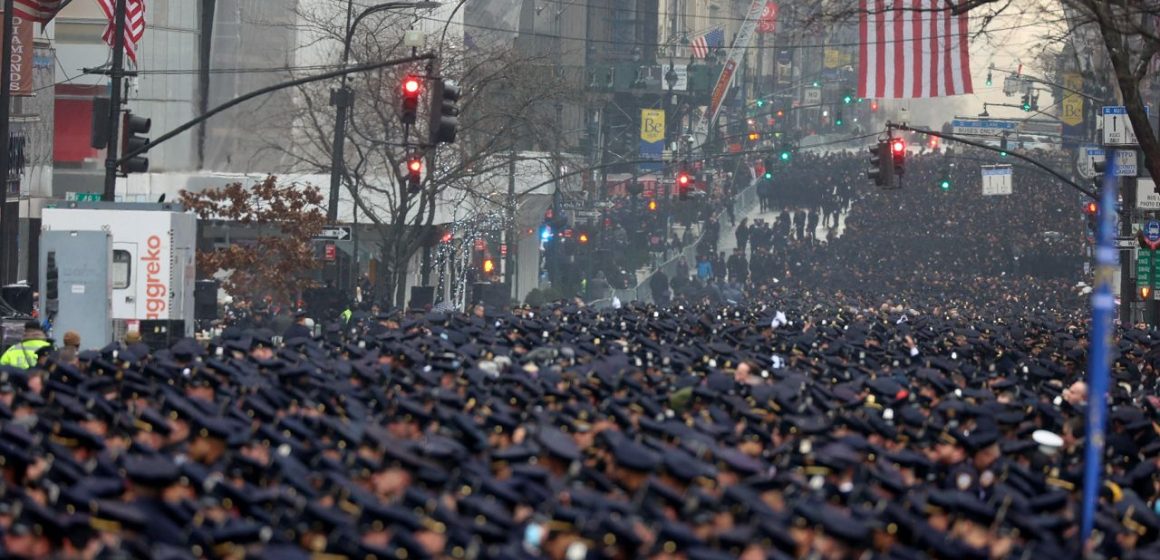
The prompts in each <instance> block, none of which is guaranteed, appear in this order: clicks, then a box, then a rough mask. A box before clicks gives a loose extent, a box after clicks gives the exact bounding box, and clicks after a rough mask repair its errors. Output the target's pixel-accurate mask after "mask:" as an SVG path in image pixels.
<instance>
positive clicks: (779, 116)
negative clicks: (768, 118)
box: [776, 109, 785, 119]
mask: <svg viewBox="0 0 1160 560" xmlns="http://www.w3.org/2000/svg"><path fill="white" fill-rule="evenodd" d="M776 115H777V118H779V119H780V118H782V117H784V116H785V111H783V110H781V109H778V110H777V113H776Z"/></svg>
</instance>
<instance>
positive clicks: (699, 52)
mask: <svg viewBox="0 0 1160 560" xmlns="http://www.w3.org/2000/svg"><path fill="white" fill-rule="evenodd" d="M724 44H725V30H724V29H722V28H720V27H716V28H713V29H711V30H710V31H709V32H708V33H705V34H703V35H698V36H697V38H696V39H693V42H692V44H690V45H689V46H690V47H691V48H692V49H693V57H694V58H705V57H706V56H709V51H711V50H713V49H719V48H721V45H724Z"/></svg>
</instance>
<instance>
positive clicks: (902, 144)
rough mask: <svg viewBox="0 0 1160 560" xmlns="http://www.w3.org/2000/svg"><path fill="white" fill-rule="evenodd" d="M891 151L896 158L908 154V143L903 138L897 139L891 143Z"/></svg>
mask: <svg viewBox="0 0 1160 560" xmlns="http://www.w3.org/2000/svg"><path fill="white" fill-rule="evenodd" d="M890 151H891V152H892V153H893V154H894V155H895V156H901V155H903V154H905V153H906V141H905V140H903V139H901V138H895V139H894V140H892V141H891V142H890Z"/></svg>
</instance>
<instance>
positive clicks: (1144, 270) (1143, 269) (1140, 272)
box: [1136, 249, 1153, 286]
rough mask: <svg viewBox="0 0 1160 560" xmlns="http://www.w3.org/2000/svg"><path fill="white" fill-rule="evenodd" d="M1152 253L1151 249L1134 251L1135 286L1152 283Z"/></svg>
mask: <svg viewBox="0 0 1160 560" xmlns="http://www.w3.org/2000/svg"><path fill="white" fill-rule="evenodd" d="M1152 255H1153V251H1152V250H1151V249H1140V250H1139V251H1137V252H1136V286H1151V285H1152Z"/></svg>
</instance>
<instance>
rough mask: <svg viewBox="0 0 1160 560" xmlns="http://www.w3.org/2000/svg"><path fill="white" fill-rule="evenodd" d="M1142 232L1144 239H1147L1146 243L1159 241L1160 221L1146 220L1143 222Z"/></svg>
mask: <svg viewBox="0 0 1160 560" xmlns="http://www.w3.org/2000/svg"><path fill="white" fill-rule="evenodd" d="M1143 232H1144V239H1147V240H1148V243H1152V244H1156V243H1160V221H1156V220H1148V221H1147V222H1145V223H1144V228H1143Z"/></svg>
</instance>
